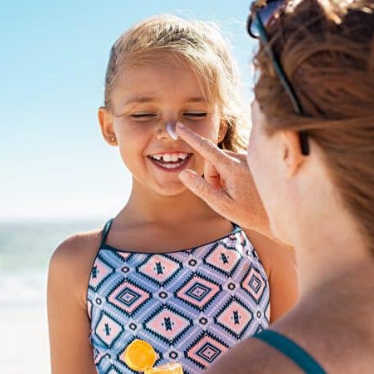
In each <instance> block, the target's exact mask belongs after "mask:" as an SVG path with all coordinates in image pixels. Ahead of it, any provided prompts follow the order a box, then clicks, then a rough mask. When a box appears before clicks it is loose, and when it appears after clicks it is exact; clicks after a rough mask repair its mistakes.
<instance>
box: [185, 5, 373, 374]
mask: <svg viewBox="0 0 374 374" xmlns="http://www.w3.org/2000/svg"><path fill="white" fill-rule="evenodd" d="M248 29H249V31H250V34H251V35H252V36H256V37H259V38H260V44H261V47H260V50H259V52H258V54H257V56H256V58H255V63H256V66H257V69H258V73H259V75H258V76H259V78H258V81H257V83H256V87H255V96H256V98H255V102H254V104H253V106H252V120H253V129H252V134H251V139H250V142H249V147H248V158H247V160H248V164H249V166H250V169H251V172H252V174H253V178H254V181H255V184H256V187H257V190H258V193H259V195H260V197H261V200H262V201H263V202H264V207H265V210H266V212H267V216H268V219H269V223H270V225H269V226H270V229H271V232H272V234H273V235H274V236H276V237H277V238H278V239H279V240H281V241H283V242H287V243H288V244H291V245H292V246H294V247H295V249H296V256H297V264H298V273H299V285H300V291H301V297H300V300H299V302H298V304H297V305H296V306H295V307H294V308H293V310H292V311H291V312H290V313H289V314H288V315H287V316H286V317H284V318H282V319H281V320H280V321H278V322H276V323H275V324H274V325H273V326H272V327H271V330H268V331H266V332H263V333H260V334H259V335H258V336H257V337H256V338H255V339H249V340H247V341H245V342H243V343H241V344H239V345H238V346H236V347H235V348H234V349H233V350H232V351H231V352H230V353H228V354H227V355H225V356H224V357H223V359H221V361H219V362H218V364H216V365H215V366H214V367H213V368H212V369H211V370H210V371H209V373H215V374H220V373H231V374H234V373H235V374H236V373H246V374H249V373H256V374H259V373H272V374H273V373H287V374H292V373H300V372H306V373H324V372H328V373H344V374H349V373H373V370H374V369H373V368H374V313H373V310H374V297H373V292H374V271H373V270H374V2H373V1H369V0H362V1H352V0H347V1H334V0H299V1H286V2H283V1H272V2H269V4H266V2H265V1H259V2H257V3H256V4H255V5H254V7H253V8H252V12H251V15H250V19H249V23H248ZM178 134H179V135H180V136H181V137H183V139H185V140H186V141H187V142H189V143H190V144H191V145H193V146H194V147H195V148H196V149H197V150H199V151H200V153H202V154H203V155H204V156H205V157H206V158H207V160H208V161H209V164H208V165H210V167H209V168H208V169H207V173H206V174H207V176H208V177H207V178H206V181H204V180H202V179H199V178H198V177H197V176H196V175H194V174H192V173H190V172H184V173H183V174H182V175H181V179H182V180H183V181H184V183H185V184H186V185H187V186H189V187H190V188H191V189H192V190H193V191H194V192H195V193H197V194H198V195H200V196H201V197H202V198H204V199H205V200H206V201H207V202H208V203H209V204H210V205H212V206H214V207H215V208H216V209H217V210H218V211H220V212H221V214H225V215H226V216H229V217H230V219H232V220H234V221H236V222H240V223H241V225H242V226H244V227H253V226H256V227H257V228H258V229H260V230H262V232H264V233H267V234H268V235H271V234H270V233H269V226H268V225H267V223H266V220H265V219H263V220H259V219H257V220H254V221H253V222H251V220H252V218H253V217H254V216H255V215H253V214H252V212H251V205H250V204H252V203H253V204H255V206H254V211H255V212H257V213H256V214H258V212H259V211H261V205H260V204H259V203H258V201H257V200H256V199H255V198H253V196H254V194H253V188H254V187H253V185H252V184H251V177H250V175H249V174H248V173H246V172H245V167H244V162H243V160H242V159H240V158H235V157H234V156H233V155H229V156H227V155H225V154H223V153H222V152H219V151H218V150H216V149H214V147H213V146H212V145H211V144H209V143H208V142H206V141H204V140H203V139H201V138H199V137H197V136H196V135H195V134H193V133H191V132H190V131H188V130H187V129H184V128H182V129H181V128H179V129H178ZM245 183H248V185H249V186H250V189H251V190H252V193H251V192H248V191H246V187H245V186H244V184H245ZM244 207H245V208H244ZM245 211H246V212H247V213H245Z"/></svg>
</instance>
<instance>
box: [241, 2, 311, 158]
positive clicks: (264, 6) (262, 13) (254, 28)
mask: <svg viewBox="0 0 374 374" xmlns="http://www.w3.org/2000/svg"><path fill="white" fill-rule="evenodd" d="M286 3H287V0H257V1H256V2H255V3H254V4H253V5H252V7H251V9H252V10H251V14H250V15H249V16H248V21H247V31H248V34H249V35H250V36H251V37H252V38H255V39H259V40H260V41H261V42H262V43H263V44H264V46H265V50H266V52H267V54H268V56H269V57H270V59H271V61H272V63H273V67H274V70H275V72H276V73H277V76H278V77H279V80H280V82H281V84H282V86H283V88H284V89H285V91H286V93H287V95H288V97H289V98H290V100H291V103H292V107H293V109H294V111H295V113H296V114H299V115H304V111H303V108H302V106H301V103H300V100H299V99H298V97H297V95H296V92H295V89H294V88H293V87H292V85H291V83H290V81H289V80H288V78H287V75H286V73H285V72H284V70H283V67H282V65H281V63H280V60H279V58H278V56H277V55H276V53H275V52H274V50H273V49H272V48H271V46H270V45H269V42H270V39H269V36H268V33H267V31H266V27H267V26H269V24H270V23H271V22H272V21H273V20H274V19H275V17H276V16H277V15H278V14H279V13H280V11H281V10H282V9H283V8H284V7H285V5H286ZM299 138H300V147H301V152H302V154H303V155H304V156H307V155H309V153H310V148H309V142H308V134H307V132H306V131H300V132H299Z"/></svg>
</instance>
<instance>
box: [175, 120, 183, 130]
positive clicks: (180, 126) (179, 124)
mask: <svg viewBox="0 0 374 374" xmlns="http://www.w3.org/2000/svg"><path fill="white" fill-rule="evenodd" d="M176 126H177V128H178V129H184V125H183V123H182V122H177V124H176Z"/></svg>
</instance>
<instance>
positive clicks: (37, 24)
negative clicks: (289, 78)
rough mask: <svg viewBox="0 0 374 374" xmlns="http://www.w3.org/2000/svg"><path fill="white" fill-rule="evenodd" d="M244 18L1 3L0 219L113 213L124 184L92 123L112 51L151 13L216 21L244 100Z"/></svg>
mask: <svg viewBox="0 0 374 374" xmlns="http://www.w3.org/2000/svg"><path fill="white" fill-rule="evenodd" d="M176 3H177V5H176ZM248 9H249V0H245V1H244V0H234V1H222V2H217V1H201V0H189V1H185V0H180V1H178V2H173V1H165V0H158V1H153V0H137V1H127V0H122V1H119V0H112V1H108V2H106V3H104V2H103V1H97V0H93V1H92V0H91V1H79V0H74V1H73V0H64V1H58V2H52V1H46V0H43V1H42V0H33V1H29V0H23V1H21V0H20V1H15V2H11V1H7V2H4V4H2V9H1V12H0V35H1V59H0V68H1V72H2V74H1V75H2V78H1V82H2V84H1V88H2V89H1V93H0V95H1V99H0V109H1V137H0V150H1V151H0V152H1V157H0V220H7V219H17V218H41V219H43V218H67V219H70V218H98V217H100V218H101V217H103V219H105V218H107V217H108V216H112V215H113V214H115V213H116V212H117V211H118V210H119V209H120V208H121V206H122V205H123V204H124V203H125V202H126V200H127V198H128V194H129V191H130V188H131V178H130V175H129V173H128V172H127V170H126V169H125V168H124V166H123V164H122V162H121V161H120V157H119V155H118V153H117V151H116V149H112V148H110V147H108V146H106V145H105V144H104V141H103V140H102V138H101V135H100V132H99V127H98V123H97V119H96V110H97V107H98V106H99V105H101V104H102V101H103V82H104V74H105V68H106V63H107V58H108V55H109V50H110V47H111V45H112V43H113V42H114V41H115V40H116V39H117V37H118V36H119V35H120V34H121V33H122V32H123V31H124V30H125V29H126V28H128V27H130V26H131V25H133V24H134V23H136V22H138V21H140V20H141V19H143V18H145V17H148V16H151V15H154V14H160V13H173V14H176V15H179V16H185V17H187V18H198V19H202V20H211V21H215V22H217V23H218V24H219V25H220V27H221V29H222V32H223V33H224V35H226V36H227V37H228V38H229V39H230V40H231V41H232V48H233V52H234V56H235V57H236V58H237V60H238V62H239V66H240V69H241V72H242V77H243V80H244V83H245V84H244V86H245V88H246V89H245V90H244V91H245V92H244V94H245V95H248V96H249V61H250V56H251V53H252V51H253V46H254V44H253V43H252V42H251V41H250V39H249V38H248V37H247V36H246V34H245V20H246V16H247V12H248Z"/></svg>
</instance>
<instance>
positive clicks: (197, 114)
mask: <svg viewBox="0 0 374 374" xmlns="http://www.w3.org/2000/svg"><path fill="white" fill-rule="evenodd" d="M207 115H208V113H206V112H187V113H183V116H184V117H187V118H190V119H201V118H205V117H206V116H207Z"/></svg>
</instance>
